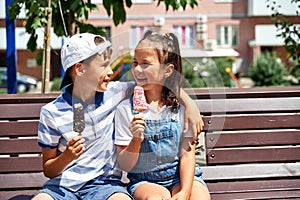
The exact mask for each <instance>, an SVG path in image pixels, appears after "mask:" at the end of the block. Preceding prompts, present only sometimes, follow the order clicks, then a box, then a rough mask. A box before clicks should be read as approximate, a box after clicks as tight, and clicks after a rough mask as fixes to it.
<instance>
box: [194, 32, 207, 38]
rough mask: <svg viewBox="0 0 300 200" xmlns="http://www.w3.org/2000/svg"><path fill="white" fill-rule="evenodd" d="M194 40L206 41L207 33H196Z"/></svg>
mask: <svg viewBox="0 0 300 200" xmlns="http://www.w3.org/2000/svg"><path fill="white" fill-rule="evenodd" d="M196 39H197V40H206V39H207V33H204V32H203V33H200V32H198V33H196Z"/></svg>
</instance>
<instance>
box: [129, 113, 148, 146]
mask: <svg viewBox="0 0 300 200" xmlns="http://www.w3.org/2000/svg"><path fill="white" fill-rule="evenodd" d="M145 126H146V122H145V121H144V117H143V116H142V115H135V116H134V117H133V119H132V121H131V123H130V125H129V130H130V131H131V133H132V135H133V137H134V138H136V139H141V141H143V140H144V131H145Z"/></svg>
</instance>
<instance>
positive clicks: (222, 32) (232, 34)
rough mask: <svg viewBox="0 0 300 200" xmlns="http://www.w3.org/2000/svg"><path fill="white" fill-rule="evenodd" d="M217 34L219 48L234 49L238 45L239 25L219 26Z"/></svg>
mask: <svg viewBox="0 0 300 200" xmlns="http://www.w3.org/2000/svg"><path fill="white" fill-rule="evenodd" d="M216 34H217V45H218V46H221V47H233V46H236V45H237V44H238V26H237V25H218V26H217V31H216Z"/></svg>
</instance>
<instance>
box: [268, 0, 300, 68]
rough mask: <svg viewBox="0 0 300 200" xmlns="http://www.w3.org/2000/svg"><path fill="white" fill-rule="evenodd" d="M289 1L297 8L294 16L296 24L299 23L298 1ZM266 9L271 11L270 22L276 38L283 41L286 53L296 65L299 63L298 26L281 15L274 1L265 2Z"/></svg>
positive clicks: (299, 31)
mask: <svg viewBox="0 0 300 200" xmlns="http://www.w3.org/2000/svg"><path fill="white" fill-rule="evenodd" d="M290 1H291V4H293V5H294V6H295V7H296V8H298V9H297V10H296V13H295V14H296V17H297V19H298V22H300V13H299V11H300V0H290ZM267 7H268V8H270V9H271V11H272V15H271V20H272V21H273V22H274V24H275V26H276V28H277V31H278V35H277V36H278V37H281V38H283V39H284V43H285V48H286V50H287V52H289V53H290V54H291V57H292V58H293V59H294V60H295V61H296V62H297V63H300V25H299V24H294V23H292V22H291V21H290V19H289V17H288V16H286V15H284V14H282V11H280V8H281V5H279V4H278V3H277V1H276V0H267Z"/></svg>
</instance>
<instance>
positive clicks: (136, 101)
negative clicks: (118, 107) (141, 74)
mask: <svg viewBox="0 0 300 200" xmlns="http://www.w3.org/2000/svg"><path fill="white" fill-rule="evenodd" d="M133 109H134V110H135V111H138V112H142V111H143V110H147V106H146V98H145V95H144V89H143V88H142V87H141V86H135V87H134V93H133Z"/></svg>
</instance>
